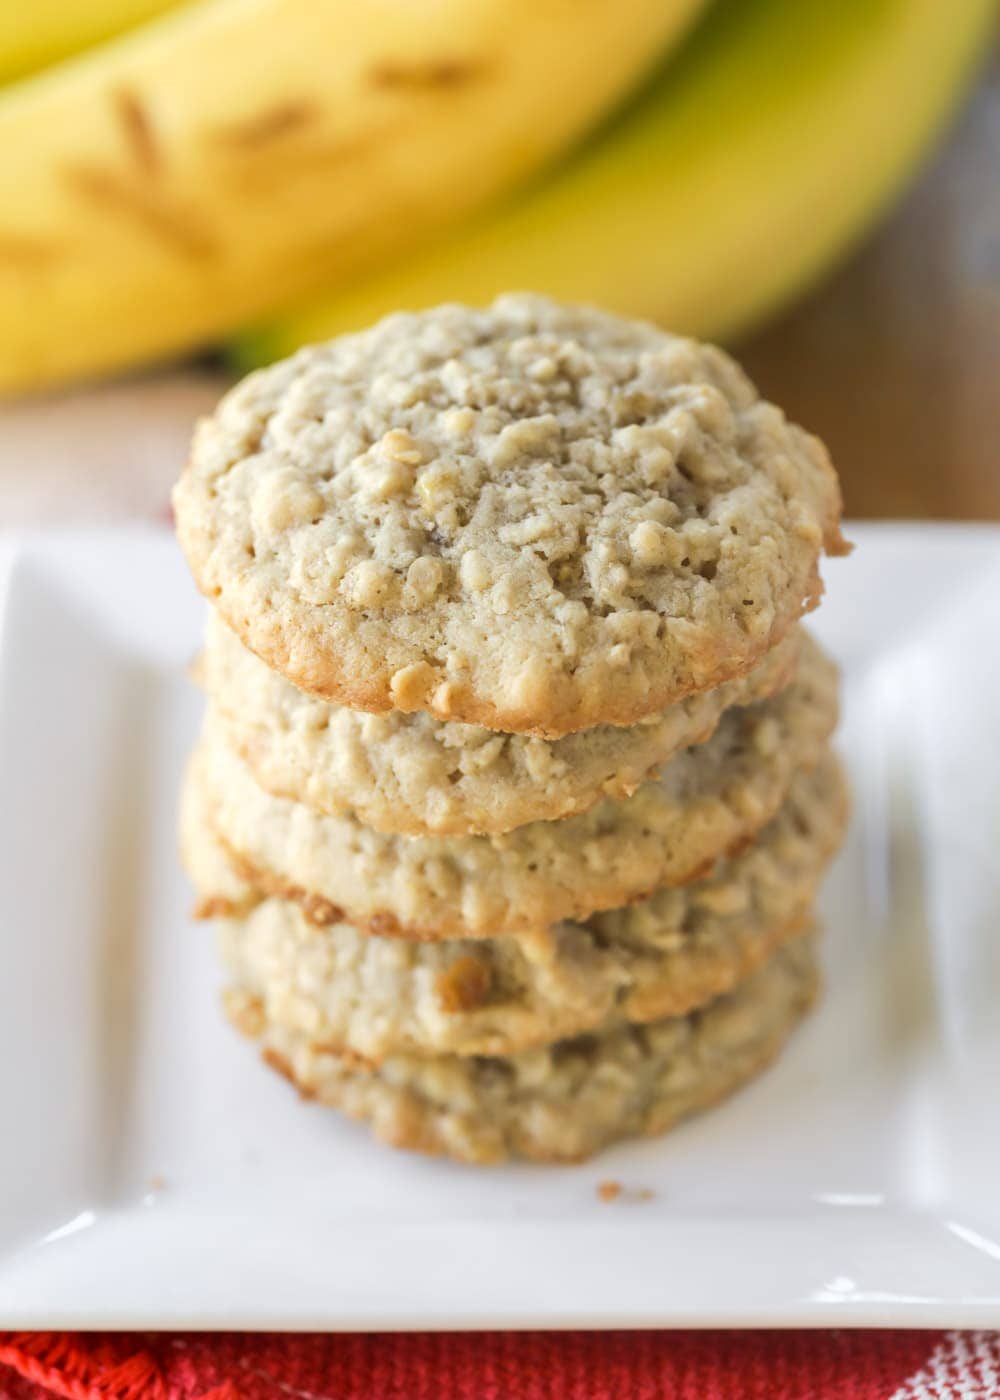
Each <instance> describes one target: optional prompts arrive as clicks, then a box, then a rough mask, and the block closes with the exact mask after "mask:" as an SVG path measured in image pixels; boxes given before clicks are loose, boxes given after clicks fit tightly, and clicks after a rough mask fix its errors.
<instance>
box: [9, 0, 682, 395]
mask: <svg viewBox="0 0 1000 1400" xmlns="http://www.w3.org/2000/svg"><path fill="white" fill-rule="evenodd" d="M51 2H52V0H49V3H51ZM88 3H90V0H76V6H77V7H82V8H86V6H87V5H88ZM121 3H123V4H124V3H125V0H121ZM136 3H141V0H136ZM147 3H148V0H147ZM699 3H700V0H420V3H415V2H414V0H194V2H193V3H188V4H183V5H181V6H179V7H176V8H172V9H168V11H167V12H166V13H165V14H163V15H161V16H160V17H159V18H157V19H154V20H153V21H151V22H150V23H149V24H144V25H141V26H139V27H138V28H133V29H131V30H129V31H128V32H127V33H125V34H124V35H122V36H121V37H118V38H115V39H112V40H109V41H108V42H107V43H103V44H98V45H96V46H94V47H92V48H90V49H89V50H87V51H86V52H85V53H83V54H82V55H80V56H79V57H78V58H75V59H73V60H71V61H69V62H66V63H62V64H59V65H57V66H56V67H54V68H51V69H48V70H46V71H44V72H42V73H40V74H37V75H36V76H34V77H30V78H28V79H26V80H24V81H22V82H19V83H16V84H14V85H13V86H11V87H8V88H7V89H6V90H4V91H3V92H2V93H0V150H2V152H3V159H2V160H0V390H7V391H10V390H18V389H25V388H31V387H36V386H38V385H44V384H47V383H52V382H54V381H58V380H61V379H66V378H69V377H73V376H81V375H89V374H93V373H95V372H98V371H101V370H107V369H112V368H116V367H121V366H126V365H130V364H134V363H138V362H141V361H144V360H149V359H151V358H153V357H159V356H163V355H165V354H168V353H170V352H174V351H178V350H181V349H184V348H188V347H190V346H192V345H197V344H202V343H205V342H207V341H210V340H211V339H213V338H216V337H218V336H219V335H220V334H223V333H226V332H231V331H232V330H234V329H235V328H237V327H239V326H240V325H243V324H246V322H247V321H248V320H249V319H251V318H253V317H259V316H261V315H262V314H265V313H266V312H269V311H274V310H276V309H277V308H279V307H280V306H282V305H283V304H287V302H288V301H289V300H290V299H291V298H293V297H295V296H299V295H301V294H302V293H304V292H305V291H307V290H309V289H310V288H316V287H321V286H323V285H324V284H325V283H327V282H328V281H329V280H330V279H331V278H334V277H335V278H344V277H348V276H354V275H357V274H358V273H359V272H360V271H361V269H363V268H364V267H370V266H372V265H374V264H375V263H377V262H378V261H379V260H380V259H382V260H384V259H389V258H391V257H393V256H396V255H399V254H400V253H402V252H403V251H405V250H408V249H410V248H412V247H413V246H414V245H415V244H416V243H417V242H418V241H419V240H420V239H421V238H424V237H427V236H428V235H429V234H430V233H431V232H433V231H434V230H435V229H439V228H441V227H443V226H445V225H447V224H448V223H451V222H454V221H455V220H456V219H458V218H460V217H461V216H462V215H465V214H468V213H469V212H471V211H472V210H474V209H476V208H478V207H479V206H481V205H483V204H484V203H486V202H487V201H489V200H490V199H492V198H494V197H496V196H497V195H498V194H500V193H502V192H504V191H506V190H507V189H509V188H511V187H512V186H513V185H515V184H516V183H517V182H518V181H519V180H522V179H524V178H525V177H526V176H527V175H529V174H530V173H531V172H533V171H534V170H536V169H537V168H538V167H540V166H541V165H543V164H544V163H545V161H546V160H548V159H549V158H551V157H552V156H553V155H555V154H557V153H558V152H559V151H560V150H561V149H562V148H563V147H565V146H566V145H567V144H568V143H569V142H571V141H572V140H573V139H574V138H576V137H578V136H579V134H580V133H581V132H583V131H584V130H586V128H587V127H588V126H590V125H591V124H593V122H594V121H595V120H596V119H597V118H598V117H600V116H601V115H602V114H603V113H604V112H606V111H607V110H608V108H609V107H610V106H611V105H612V104H613V103H614V101H615V100H616V99H618V98H620V97H621V95H622V94H623V93H624V92H626V91H627V90H628V89H629V87H630V86H631V85H632V84H633V83H634V82H635V81H636V80H637V78H638V77H639V76H641V74H642V73H643V72H644V70H646V69H647V68H648V67H649V65H650V64H651V63H652V62H653V61H654V60H655V58H656V55H657V54H658V53H659V52H660V50H661V49H662V46H663V45H664V44H665V43H666V41H667V40H668V39H669V38H670V37H671V36H672V35H673V34H674V33H675V32H677V31H678V30H679V28H680V27H681V26H682V25H683V24H684V23H685V22H686V20H687V19H688V17H689V16H690V15H691V14H692V13H693V11H694V10H695V8H696V7H697V5H698V4H699ZM67 4H68V0H67ZM24 8H25V9H26V10H30V9H31V8H32V7H30V6H26V7H24Z"/></svg>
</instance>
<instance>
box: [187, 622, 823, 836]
mask: <svg viewBox="0 0 1000 1400" xmlns="http://www.w3.org/2000/svg"><path fill="white" fill-rule="evenodd" d="M797 651H798V632H797V630H796V631H795V632H793V633H791V634H790V635H789V636H788V637H786V638H785V640H784V641H783V642H780V643H779V644H778V646H776V647H775V648H774V649H773V650H772V651H770V652H768V653H767V655H766V656H765V657H764V658H763V660H762V661H761V662H759V664H758V665H757V666H755V667H754V669H753V670H752V671H750V672H749V673H748V674H747V675H746V676H744V677H740V678H739V679H737V680H734V681H729V682H727V683H726V684H724V685H721V686H716V687H715V689H714V690H707V691H703V692H701V693H700V694H698V695H692V696H689V697H688V698H687V699H685V700H681V701H679V702H678V703H677V704H676V705H671V706H670V707H669V708H668V709H667V710H665V711H664V712H663V713H662V714H659V715H655V716H653V717H652V718H651V719H649V720H643V721H642V722H640V723H639V724H635V725H632V726H630V727H629V728H617V727H615V726H612V725H598V726H597V728H595V729H585V730H582V731H581V732H580V733H577V734H569V735H567V736H566V737H565V738H563V739H554V740H545V739H538V738H534V737H532V736H530V735H524V734H498V733H496V732H495V731H493V730H489V729H484V728H482V727H481V726H479V725H470V724H458V723H454V722H452V723H446V722H442V721H440V720H436V719H434V718H432V717H431V716H430V715H427V714H423V713H421V712H419V711H418V712H416V713H414V714H400V713H399V712H393V713H392V714H388V715H369V714H364V713H363V712H361V711H358V710H349V709H347V708H345V707H344V706H342V705H331V704H330V703H329V702H328V701H325V700H317V699H316V698H315V697H314V696H309V695H306V694H305V693H304V692H303V691H300V690H297V689H296V688H295V686H293V685H292V684H291V683H290V682H288V681H286V680H284V679H283V677H281V676H279V675H278V674H277V672H275V671H272V670H270V668H269V667H267V666H265V665H264V663H263V662H262V661H260V660H258V658H257V657H256V656H254V654H253V653H252V652H250V651H248V650H247V648H246V647H244V646H243V645H242V643H241V642H240V641H239V640H238V639H237V638H236V636H235V635H234V634H233V633H232V632H230V631H229V629H228V628H227V627H226V626H225V625H224V624H223V623H222V622H221V621H219V619H218V618H216V617H214V616H213V617H212V618H211V619H210V620H209V625H208V631H207V633H206V639H205V651H204V654H203V657H202V660H201V664H200V667H199V674H200V677H201V679H202V681H203V684H204V686H205V689H206V691H207V692H208V695H209V697H210V699H211V701H212V704H213V708H214V710H215V712H216V714H217V715H219V717H220V719H221V721H222V727H223V728H224V729H225V731H226V737H227V739H228V741H229V743H230V745H231V747H232V748H234V749H235V750H236V752H237V753H238V754H239V755H240V757H241V758H243V759H244V760H245V762H246V763H247V765H248V766H249V767H250V768H251V769H252V771H253V775H254V777H255V778H256V779H257V781H258V783H260V785H261V786H262V787H264V788H266V789H267V791H268V792H270V793H273V794H274V795H275V796H276V797H288V798H291V799H292V800H294V801H298V802H304V803H305V804H306V805H307V806H309V807H312V808H313V809H314V810H315V811H318V812H322V813H326V814H328V815H331V816H339V815H343V814H344V813H347V812H353V814H354V815H355V816H356V817H357V819H358V820H359V821H360V822H363V823H364V824H365V825H366V826H370V827H374V829H375V830H376V831H386V832H398V833H401V834H403V835H407V836H429V835H430V836H452V835H468V834H492V833H502V832H505V831H511V830H513V828H514V827H518V826H524V825H525V824H526V823H528V822H532V821H553V820H555V819H556V818H559V817H566V816H572V815H573V814H574V813H577V812H585V811H587V810H588V808H590V807H593V806H594V805H595V803H597V802H599V801H600V800H601V798H602V797H628V796H629V795H630V794H631V793H633V792H634V791H635V790H636V788H638V787H640V786H641V785H642V783H644V782H646V781H647V780H648V779H649V778H651V777H653V776H655V773H656V771H657V769H659V768H660V767H661V766H662V765H663V764H665V763H666V762H667V761H668V760H669V759H671V758H672V757H673V756H674V754H676V753H677V752H678V751H679V750H681V749H683V748H688V747H689V746H690V745H692V744H696V743H701V742H703V741H704V740H705V739H707V738H708V737H709V736H710V735H711V734H712V733H713V732H714V730H715V728H716V725H717V724H718V723H719V720H720V719H721V717H722V714H723V711H724V710H726V709H727V708H729V707H730V706H732V705H745V704H749V703H751V702H752V701H754V700H758V699H760V698H762V697H763V696H767V695H772V694H774V693H775V691H777V690H779V689H780V688H781V686H782V685H784V684H785V683H787V681H788V679H789V678H790V676H791V673H792V670H793V668H794V665H795V658H796V655H797Z"/></svg>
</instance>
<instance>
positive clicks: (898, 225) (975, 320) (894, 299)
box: [733, 50, 1000, 520]
mask: <svg viewBox="0 0 1000 1400" xmlns="http://www.w3.org/2000/svg"><path fill="white" fill-rule="evenodd" d="M733 348H734V350H735V351H736V353H737V354H738V355H739V356H740V357H741V358H742V359H743V360H744V362H745V364H746V366H747V368H748V370H749V371H750V373H751V375H752V376H753V378H754V379H755V380H756V381H757V383H758V384H759V385H760V387H761V389H762V390H763V392H764V393H765V394H767V396H768V397H769V398H773V399H775V400H776V401H777V402H778V403H780V404H781V405H782V407H784V408H785V409H786V410H787V412H788V413H789V415H790V416H791V417H794V418H797V419H798V420H799V421H800V422H801V423H804V424H805V425H806V426H807V427H809V428H811V429H812V430H813V431H814V432H817V433H818V434H819V435H820V436H821V437H822V438H824V439H825V441H826V442H827V443H828V445H829V447H830V450H831V452H832V454H833V457H834V461H835V462H836V465H837V468H838V470H839V471H840V475H841V478H842V480H843V482H844V494H845V497H846V505H847V512H848V514H849V515H852V516H855V517H857V516H938V517H950V518H952V519H970V518H978V519H989V520H1000V50H998V51H996V52H995V53H994V59H993V63H992V65H991V66H990V67H989V68H988V70H987V71H986V72H985V73H984V74H983V76H982V81H981V83H980V86H979V88H978V90H977V92H976V94H975V95H974V97H973V98H972V100H971V102H970V103H969V104H968V105H967V107H966V109H965V111H964V112H963V114H962V115H961V117H960V118H959V121H958V123H957V125H955V126H953V128H952V129H951V131H950V132H949V133H948V134H947V135H946V137H945V144H944V145H943V147H942V148H941V149H939V151H938V153H937V156H936V158H934V157H932V159H931V161H930V163H929V165H928V166H927V167H926V168H925V170H924V172H923V174H922V175H921V177H920V178H919V180H918V182H917V184H916V186H915V187H914V188H913V189H912V191H911V193H910V194H909V195H908V196H907V197H906V198H905V199H904V200H903V202H902V204H900V205H899V206H898V207H897V208H896V210H895V212H894V213H893V214H892V215H891V216H890V218H889V219H888V221H887V222H886V223H885V224H884V225H883V227H882V228H881V229H880V230H879V231H878V232H877V233H876V234H875V235H874V236H869V238H868V240H867V241H866V242H865V244H864V246H863V247H862V248H861V250H860V251H859V252H858V253H857V254H856V255H855V256H854V257H853V258H852V259H851V260H850V261H849V262H848V264H847V265H845V266H843V267H842V268H841V269H840V270H839V271H838V272H836V273H834V275H833V276H832V277H831V278H829V279H828V280H827V282H826V283H825V284H824V285H823V286H822V287H821V289H820V290H819V291H817V292H815V293H813V294H812V295H811V296H810V297H808V298H807V299H806V300H805V301H803V302H800V303H799V305H798V306H797V307H796V308H795V309H794V310H792V311H791V312H789V313H788V314H786V315H784V316H782V317H780V318H779V319H778V320H777V321H775V322H772V323H771V324H770V325H769V326H768V327H767V328H766V329H765V330H763V331H762V332H760V333H758V334H757V335H755V336H753V337H751V338H750V339H749V340H746V341H744V342H743V343H742V344H738V345H736V346H734V347H733Z"/></svg>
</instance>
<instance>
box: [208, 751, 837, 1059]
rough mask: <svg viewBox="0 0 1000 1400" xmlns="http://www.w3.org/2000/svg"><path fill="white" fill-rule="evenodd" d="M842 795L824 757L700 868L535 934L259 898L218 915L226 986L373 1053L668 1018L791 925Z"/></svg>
mask: <svg viewBox="0 0 1000 1400" xmlns="http://www.w3.org/2000/svg"><path fill="white" fill-rule="evenodd" d="M846 805H847V804H846V794H845V788H844V783H843V779H842V777H841V774H840V770H839V767H838V764H837V761H836V759H834V758H833V757H832V755H831V756H830V757H828V758H827V759H826V760H824V762H823V763H821V764H820V765H819V767H818V768H817V769H815V770H814V772H813V773H811V774H801V775H800V776H799V777H798V778H796V780H795V782H794V783H793V784H792V788H791V791H790V793H789V796H788V799H787V801H786V802H785V805H784V806H783V807H782V809H781V812H780V813H779V814H778V816H777V817H776V818H775V819H774V821H772V822H771V823H770V824H769V825H768V826H767V827H766V828H765V830H764V831H763V832H761V834H760V837H759V839H758V841H757V842H756V843H755V844H754V845H753V846H752V847H751V848H750V849H749V850H748V851H746V852H745V853H744V854H743V855H741V856H738V857H736V858H735V859H733V860H731V861H725V862H722V863H720V865H719V866H718V867H717V869H716V870H715V871H714V872H713V873H712V875H711V876H709V877H708V878H706V879H705V880H701V881H696V882H695V883H693V884H690V885H684V886H681V887H679V888H677V889H672V890H662V891H660V892H659V893H658V894H656V895H653V896H652V898H650V899H649V900H646V901H643V902H641V903H639V904H633V905H630V906H629V907H628V908H625V909H616V910H612V911H610V912H608V913H606V914H595V915H594V916H593V918H592V919H591V920H590V921H589V922H587V923H585V924H572V923H563V924H557V925H556V926H555V927H554V928H552V929H547V930H545V932H544V933H540V934H535V935H531V934H526V935H521V936H517V935H513V936H511V937H508V938H498V939H480V940H479V941H477V942H473V941H471V940H468V939H457V940H455V941H443V942H437V943H408V942H406V941H404V940H402V939H398V938H380V937H378V936H374V937H367V938H366V937H365V936H364V935H363V934H362V933H360V932H359V931H358V930H357V929H355V928H353V927H352V926H351V925H349V924H335V925H332V926H330V927H328V928H322V929H320V928H317V927H316V926H315V925H314V924H311V923H310V922H309V921H308V920H307V919H306V917H305V916H304V914H303V913H302V911H301V910H300V909H299V908H298V906H297V905H295V904H293V903H291V902H289V901H288V900H281V899H266V900H264V901H263V902H262V903H260V904H259V905H258V906H257V908H256V909H255V910H254V911H253V912H252V913H250V914H249V915H248V916H246V917H244V918H235V919H223V920H220V921H219V924H218V938H219V947H220V952H221V954H222V960H223V963H224V964H225V966H226V968H227V970H228V971H229V973H230V975H231V977H232V978H233V981H234V982H235V983H236V984H237V985H239V986H242V987H244V988H246V989H248V990H250V991H252V992H254V993H255V994H256V995H257V996H259V998H260V1000H261V1004H262V1006H263V1010H264V1015H265V1017H266V1019H267V1021H268V1023H269V1024H270V1025H273V1026H282V1027H284V1028H285V1029H286V1030H289V1031H293V1032H295V1033H298V1034H301V1035H303V1036H305V1037H307V1038H308V1040H309V1041H310V1043H312V1044H314V1045H315V1044H322V1045H324V1046H327V1047H329V1048H334V1049H336V1050H337V1051H341V1052H344V1051H346V1052H349V1053H351V1054H353V1055H356V1056H358V1057H359V1058H361V1059H364V1060H365V1061H367V1062H368V1063H372V1064H377V1063H379V1062H380V1061H382V1060H384V1059H385V1058H386V1057H388V1056H393V1055H424V1056H427V1055H440V1054H457V1055H511V1054H514V1053H516V1052H518V1051H521V1050H525V1049H529V1048H532V1047H535V1046H539V1045H545V1044H548V1043H550V1042H552V1041H554V1040H562V1039H565V1038H567V1037H568V1036H576V1035H580V1034H582V1033H583V1032H586V1031H591V1030H594V1029H595V1028H609V1027H610V1026H611V1025H612V1024H614V1023H620V1022H621V1021H633V1022H635V1021H640V1022H645V1021H653V1020H659V1019H661V1018H662V1017H665V1016H680V1015H684V1014H686V1013H687V1012H688V1011H691V1010H692V1009H694V1008H695V1007H698V1006H702V1005H704V1004H705V1003H707V1002H709V1001H712V1000H714V998H716V997H718V996H721V995H722V994H724V993H726V992H728V991H730V990H731V989H732V988H733V987H734V986H736V984H737V983H738V982H740V981H741V980H743V979H744V978H745V977H747V976H749V975H750V973H752V972H753V971H754V970H755V968H756V967H758V966H759V965H760V964H761V963H762V962H764V961H765V960H766V959H767V958H768V957H769V956H770V954H771V953H772V952H773V951H774V950H775V948H777V947H779V946H780V945H781V944H782V943H784V942H786V941H787V940H788V939H790V938H793V937H796V936H797V935H799V934H801V933H803V932H804V931H805V929H806V928H807V927H808V925H809V922H810V920H811V916H812V905H813V901H814V899H815V896H816V891H817V888H818V886H819V882H820V879H821V878H822V875H823V871H824V869H825V866H826V864H827V862H828V861H829V859H830V857H831V855H832V853H833V851H834V850H835V848H836V846H837V845H838V844H839V841H840V838H841V835H842V832H843V827H844V822H845V819H846Z"/></svg>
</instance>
